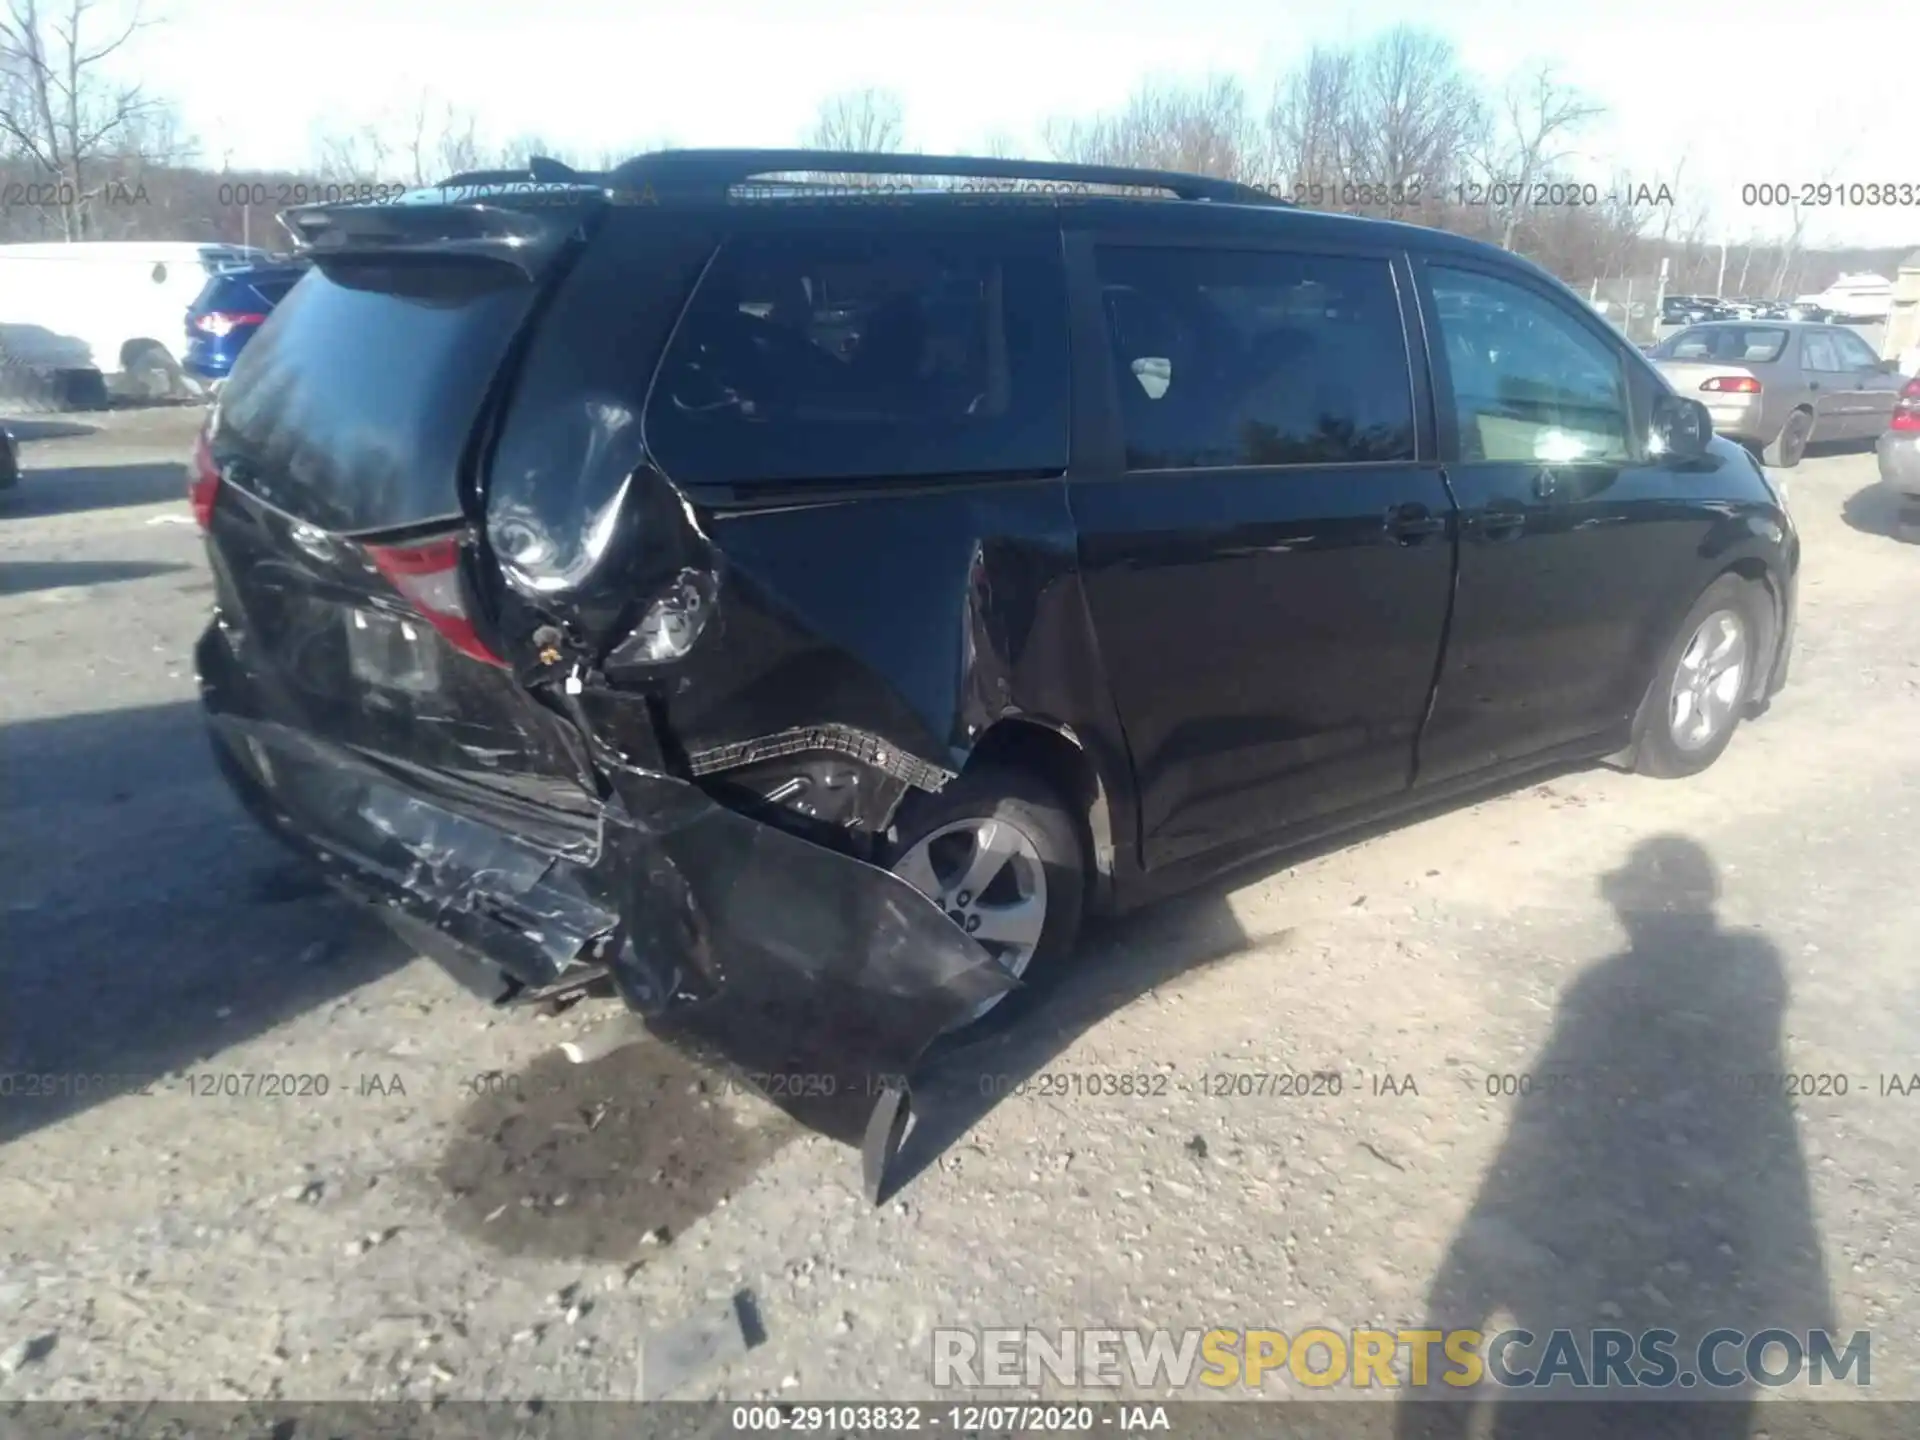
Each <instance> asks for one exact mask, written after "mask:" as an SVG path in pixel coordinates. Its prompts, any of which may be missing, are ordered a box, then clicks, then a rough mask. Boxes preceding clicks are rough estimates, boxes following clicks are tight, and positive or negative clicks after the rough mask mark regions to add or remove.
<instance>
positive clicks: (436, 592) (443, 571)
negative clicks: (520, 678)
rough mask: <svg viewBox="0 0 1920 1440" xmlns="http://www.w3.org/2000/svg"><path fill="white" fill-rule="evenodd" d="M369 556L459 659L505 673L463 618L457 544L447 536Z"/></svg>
mask: <svg viewBox="0 0 1920 1440" xmlns="http://www.w3.org/2000/svg"><path fill="white" fill-rule="evenodd" d="M367 554H368V555H369V556H371V557H372V558H373V563H374V564H375V565H377V566H379V567H380V573H381V574H382V575H384V576H386V577H387V580H388V582H389V583H390V584H392V586H393V588H394V589H396V590H398V591H399V592H400V593H401V594H402V595H404V596H406V597H407V601H408V603H409V604H411V605H412V606H413V608H414V609H416V610H418V611H419V612H420V614H421V616H422V617H423V618H424V619H425V620H426V622H427V623H428V624H429V625H431V626H433V628H434V629H436V630H438V631H439V632H440V634H441V635H442V636H444V637H445V639H446V641H447V643H448V644H449V645H451V646H453V648H454V649H456V650H458V651H459V652H460V653H461V654H462V655H467V656H471V657H472V658H473V659H475V660H484V661H485V662H486V663H487V664H489V665H498V666H500V667H501V668H502V669H505V668H506V664H507V662H506V661H504V660H502V659H501V658H500V657H499V656H498V655H496V654H494V653H493V651H491V650H489V649H488V648H487V646H486V644H485V642H484V641H482V640H481V639H480V636H479V634H478V633H477V632H476V631H475V630H474V628H473V619H472V617H471V616H469V615H468V614H467V597H466V592H465V591H463V590H462V589H461V588H460V542H459V541H458V540H457V539H454V538H453V537H451V536H448V537H446V538H443V539H440V540H429V541H427V542H426V543H425V544H423V545H369V546H368V547H367Z"/></svg>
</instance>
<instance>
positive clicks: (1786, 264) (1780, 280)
mask: <svg viewBox="0 0 1920 1440" xmlns="http://www.w3.org/2000/svg"><path fill="white" fill-rule="evenodd" d="M1851 153H1852V152H1851V149H1850V148H1849V150H1847V151H1846V152H1844V153H1842V154H1838V155H1832V156H1829V157H1828V159H1827V163H1826V164H1825V166H1824V167H1823V168H1822V169H1821V172H1820V174H1819V175H1818V176H1817V177H1816V182H1815V183H1817V184H1819V185H1822V186H1825V185H1831V184H1832V183H1833V177H1834V176H1835V175H1837V174H1839V173H1840V171H1841V170H1842V169H1843V168H1844V167H1845V165H1846V163H1847V160H1848V158H1849V156H1850V155H1851ZM1799 195H1800V187H1797V186H1796V187H1795V190H1794V198H1793V200H1792V202H1791V203H1790V204H1789V205H1788V207H1787V217H1788V218H1787V226H1788V228H1787V234H1786V238H1785V240H1784V241H1783V242H1782V243H1781V246H1780V263H1779V267H1778V268H1777V269H1776V270H1775V271H1774V272H1773V288H1772V289H1770V290H1769V291H1768V292H1767V294H1768V297H1769V298H1771V299H1775V300H1777V299H1779V298H1780V296H1781V294H1782V287H1784V286H1785V285H1786V282H1787V275H1788V273H1789V272H1790V271H1793V270H1794V269H1796V268H1797V267H1796V265H1795V261H1796V260H1797V259H1798V258H1799V256H1800V251H1801V247H1802V244H1803V242H1804V241H1805V239H1806V234H1807V220H1808V218H1809V216H1808V213H1807V207H1806V206H1804V205H1802V204H1801V203H1800V199H1799Z"/></svg>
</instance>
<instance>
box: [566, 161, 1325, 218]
mask: <svg viewBox="0 0 1920 1440" xmlns="http://www.w3.org/2000/svg"><path fill="white" fill-rule="evenodd" d="M807 172H815V173H819V174H827V175H849V174H851V175H927V176H943V177H953V178H957V179H980V180H1028V181H1036V182H1047V181H1067V182H1071V183H1079V184H1085V185H1111V186H1124V187H1127V188H1130V189H1140V190H1165V191H1167V192H1169V193H1171V194H1173V195H1175V196H1177V197H1178V198H1180V199H1182V200H1211V201H1215V202H1217V203H1221V204H1227V205H1287V204H1288V203H1289V202H1287V201H1285V200H1282V199H1280V198H1279V197H1278V196H1276V195H1272V194H1269V193H1268V192H1267V191H1265V190H1261V189H1260V188H1258V187H1257V186H1253V185H1246V184H1242V183H1241V182H1240V181H1238V180H1222V179H1219V178H1217V177H1215V176H1212V175H1191V174H1188V173H1186V172H1185V171H1181V170H1147V169H1136V168H1134V167H1132V166H1128V165H1076V164H1072V163H1070V162H1066V161H1053V160H996V159H989V158H987V157H985V156H977V155H893V154H884V153H868V152H863V151H839V150H656V151H654V152H653V153H651V154H647V155H637V156H635V157H634V158H633V159H631V160H628V161H626V162H625V163H624V164H622V165H620V166H618V167H616V168H615V169H614V170H612V171H611V172H609V173H608V174H607V176H606V177H604V178H605V179H606V180H607V181H608V182H609V183H610V184H611V185H612V187H613V188H615V189H622V190H628V189H632V190H637V189H641V188H643V187H650V188H652V189H653V190H654V191H655V192H656V193H665V194H670V195H672V196H674V197H676V198H679V197H684V198H688V199H713V200H720V199H725V198H726V196H727V193H728V191H730V190H731V189H732V188H733V187H734V186H736V185H741V184H745V183H746V182H747V181H749V180H752V179H753V178H754V177H755V176H762V175H781V174H789V173H807Z"/></svg>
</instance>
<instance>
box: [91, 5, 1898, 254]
mask: <svg viewBox="0 0 1920 1440" xmlns="http://www.w3.org/2000/svg"><path fill="white" fill-rule="evenodd" d="M105 3H107V4H109V5H112V4H120V3H123V0H105ZM142 13H143V14H146V15H149V16H158V17H161V23H160V24H158V25H156V26H154V27H152V28H150V29H147V30H144V31H142V32H141V33H140V34H139V35H138V36H137V37H136V39H135V40H134V42H133V43H132V44H131V45H129V46H128V47H127V49H126V50H125V51H123V52H122V56H123V58H124V67H125V73H126V74H127V76H128V77H129V78H135V79H138V80H139V81H140V82H141V83H142V84H144V85H145V86H146V88H147V89H148V90H149V91H150V92H151V93H154V94H157V95H161V96H164V97H167V98H169V99H171V100H173V101H174V102H175V104H176V105H177V106H178V109H179V112H180V115H181V119H182V121H183V122H184V125H185V128H186V129H187V130H188V132H189V133H190V134H192V135H193V136H194V137H195V138H196V139H197V140H198V142H199V145H200V151H201V159H202V160H203V162H205V163H210V164H214V165H218V164H220V163H222V161H225V162H226V163H228V164H230V165H232V166H234V167H236V168H244V167H263V168H264V167H273V168H291V169H296V170H297V169H302V168H310V167H311V166H312V165H313V164H314V162H315V160H316V159H317V154H318V144H317V142H318V137H319V136H320V135H321V134H322V133H323V132H324V131H325V130H327V129H329V128H331V129H334V130H351V129H353V128H356V127H358V126H360V125H364V124H367V123H377V122H379V121H381V120H382V118H383V117H385V118H387V119H389V120H390V119H392V118H393V117H395V116H398V115H400V114H402V113H404V112H405V111H407V110H408V109H410V108H412V107H413V106H414V105H415V104H416V103H417V102H418V100H419V99H420V97H421V96H422V95H423V94H429V95H430V96H431V98H432V100H433V102H434V103H435V104H442V103H450V104H452V105H455V106H458V107H460V108H461V109H462V110H464V111H468V112H471V113H472V114H474V115H476V116H478V117H479V119H480V121H481V125H482V129H483V132H484V135H485V137H486V138H488V139H491V140H494V141H503V140H506V139H507V138H509V137H512V136H516V135H523V134H529V133H537V134H539V135H541V136H543V137H546V138H548V139H550V140H551V141H552V142H553V143H554V144H556V145H557V146H563V147H566V148H568V149H570V150H574V151H577V152H580V153H583V154H585V155H586V156H588V157H594V156H597V155H599V154H600V152H602V151H603V150H605V149H608V148H614V149H623V148H632V149H641V148H648V147H649V146H651V145H654V144H657V143H658V142H660V141H662V140H670V141H672V142H673V143H676V144H680V145H729V146H731V145H739V146H754V145H770V146H778V145H791V144H795V143H797V142H798V141H799V140H800V139H801V138H802V136H803V135H804V133H805V131H806V129H807V127H808V126H809V124H810V123H811V121H812V118H813V115H814V112H815V108H816V106H817V105H818V103H819V101H820V100H821V99H823V98H824V97H826V96H828V95H830V94H832V93H834V92H836V91H844V90H850V89H858V88H862V87H865V86H881V87H885V88H887V89H890V90H892V91H894V92H895V93H897V94H898V95H899V96H900V97H901V98H902V100H903V101H904V104H905V109H906V129H907V135H906V138H907V141H908V148H911V149H915V150H922V151H961V152H965V151H968V150H977V149H979V148H980V147H981V146H982V145H983V144H984V143H985V142H986V140H987V138H988V137H989V136H990V135H993V134H994V133H996V132H1004V133H1006V134H1007V135H1009V136H1011V137H1013V138H1014V139H1015V140H1016V141H1017V142H1022V143H1023V145H1024V146H1026V147H1031V148H1025V149H1023V152H1022V153H1032V154H1036V155H1039V154H1044V151H1042V150H1040V149H1038V148H1037V146H1038V139H1039V135H1040V132H1041V127H1042V126H1043V125H1044V123H1045V122H1046V120H1047V119H1048V118H1049V117H1053V116H1065V117H1074V116H1084V115H1088V114H1092V113H1095V112H1099V111H1101V110H1110V109H1115V108H1118V107H1119V106H1120V105H1122V104H1123V103H1124V102H1125V100H1126V98H1127V96H1128V94H1129V93H1130V92H1131V91H1133V90H1134V89H1135V88H1137V87H1138V86H1139V85H1140V84H1141V83H1142V82H1147V81H1160V82H1168V81H1197V80H1202V79H1204V78H1206V77H1208V76H1212V75H1233V76H1237V77H1239V78H1240V79H1241V80H1243V81H1244V82H1245V83H1246V84H1247V85H1248V86H1249V88H1250V90H1251V91H1252V93H1253V94H1254V95H1256V96H1264V95H1265V94H1267V93H1269V92H1270V91H1271V89H1272V86H1273V83H1274V81H1275V79H1276V78H1277V77H1278V76H1279V75H1280V74H1282V73H1283V72H1284V71H1285V70H1286V68H1287V67H1288V66H1289V65H1290V64H1292V63H1293V62H1294V61H1295V60H1296V59H1298V58H1299V57H1300V56H1302V55H1303V54H1304V53H1305V52H1306V51H1307V49H1308V48H1309V47H1310V46H1311V45H1312V44H1314V43H1315V42H1336V43H1338V42H1350V41H1357V40H1364V39H1366V38H1368V37H1369V36H1371V35H1373V34H1375V33H1377V32H1379V31H1381V30H1384V29H1386V28H1388V27H1390V26H1392V25H1394V24H1397V23H1402V22H1407V23H1413V24H1417V25H1421V26H1424V27H1426V28H1429V29H1433V30H1437V31H1439V32H1440V33H1442V34H1444V35H1446V36H1447V37H1448V38H1449V39H1451V40H1452V41H1453V42H1454V44H1455V46H1456V47H1457V49H1458V50H1459V53H1460V55H1461V58H1462V60H1463V61H1464V62H1465V64H1466V65H1467V67H1468V68H1469V69H1471V70H1473V71H1474V72H1476V73H1477V74H1479V75H1481V76H1482V77H1485V78H1486V79H1488V80H1490V81H1493V82H1495V83H1498V82H1499V81H1501V80H1503V79H1505V78H1506V77H1508V76H1510V75H1513V74H1514V73H1516V72H1518V71H1520V70H1522V69H1523V68H1529V67H1532V66H1534V65H1537V64H1538V63H1540V62H1542V61H1546V62H1552V63H1553V64H1555V65H1556V67H1557V70H1558V73H1559V75H1560V77H1561V78H1562V79H1564V80H1565V81H1568V82H1570V83H1572V84H1574V85H1577V86H1578V87H1580V88H1581V89H1582V90H1583V91H1585V92H1586V93H1587V94H1588V95H1589V96H1590V97H1591V98H1593V99H1595V100H1597V101H1598V102H1600V103H1601V104H1603V105H1604V106H1606V108H1607V115H1606V118H1605V119H1604V120H1603V121H1601V122H1600V123H1598V124H1596V125H1594V126H1592V127H1591V128H1590V129H1589V130H1588V131H1586V132H1585V133H1584V134H1583V136H1582V137H1581V139H1580V141H1579V142H1578V144H1579V148H1580V150H1581V151H1582V152H1583V155H1584V160H1585V164H1586V166H1587V167H1588V173H1589V174H1590V175H1592V176H1593V177H1594V178H1604V177H1605V176H1606V175H1608V174H1610V173H1611V172H1613V171H1614V170H1616V169H1623V170H1625V171H1627V172H1629V173H1630V174H1631V175H1632V176H1633V178H1634V181H1635V183H1638V182H1639V181H1640V180H1641V179H1642V178H1643V177H1644V179H1645V180H1646V181H1648V182H1657V181H1658V180H1660V179H1661V178H1662V177H1663V176H1668V175H1671V173H1672V171H1673V169H1674V167H1675V166H1676V165H1677V164H1678V163H1679V162H1680V161H1681V160H1682V159H1683V158H1684V160H1685V169H1684V171H1683V173H1682V185H1683V186H1684V188H1685V192H1686V193H1685V194H1684V195H1682V196H1681V197H1680V198H1681V199H1682V203H1683V205H1685V206H1698V207H1701V208H1703V209H1705V210H1706V211H1707V213H1708V214H1709V215H1710V217H1711V223H1710V224H1709V227H1708V234H1709V236H1710V237H1711V238H1716V239H1717V238H1726V239H1727V240H1729V241H1730V242H1731V243H1733V244H1736V245H1737V244H1738V243H1739V242H1740V241H1742V240H1744V239H1746V238H1748V237H1750V236H1754V235H1759V236H1766V235H1776V234H1779V233H1781V232H1782V231H1784V229H1785V228H1786V226H1787V220H1786V211H1785V210H1784V209H1782V208H1778V207H1773V208H1768V207H1766V206H1748V205H1743V204H1742V203H1741V200H1742V194H1741V188H1742V186H1743V185H1749V184H1758V183H1763V182H1764V183H1774V184H1785V185H1789V186H1793V185H1798V184H1800V183H1803V182H1818V181H1830V182H1832V181H1837V182H1842V183H1843V184H1844V183H1847V182H1869V181H1873V182H1881V183H1887V182H1892V183H1895V184H1898V183H1902V182H1904V183H1906V184H1907V185H1908V186H1909V187H1910V189H1912V190H1920V158H1916V150H1915V147H1914V144H1913V138H1912V137H1913V134H1914V130H1913V121H1912V108H1911V103H1910V101H1909V102H1908V103H1907V104H1906V105H1905V106H1904V107H1903V106H1902V105H1901V104H1899V103H1898V100H1899V98H1900V97H1902V96H1910V94H1911V92H1912V89H1913V86H1914V83H1915V81H1916V80H1917V79H1920V76H1917V75H1915V74H1914V73H1913V72H1914V67H1913V63H1912V61H1911V59H1910V58H1907V59H1904V60H1903V59H1900V58H1898V57H1897V55H1896V51H1897V49H1898V47H1889V49H1888V53H1887V58H1886V59H1885V60H1881V59H1879V58H1878V57H1877V56H1875V55H1873V54H1871V53H1869V54H1868V58H1867V59H1866V61H1865V62H1864V63H1853V55H1854V54H1855V53H1857V52H1855V51H1853V50H1852V49H1851V47H1850V48H1849V52H1848V59H1849V62H1850V63H1849V64H1848V65H1847V66H1845V67H1840V66H1837V65H1833V64H1820V63H1813V64H1808V63H1804V62H1805V60H1806V57H1807V53H1808V50H1809V46H1810V44H1811V43H1812V42H1813V41H1814V40H1815V38H1816V37H1818V36H1819V35H1821V34H1822V33H1823V27H1817V26H1812V25H1810V24H1809V21H1808V19H1807V17H1806V12H1805V11H1804V10H1803V9H1802V8H1801V7H1799V6H1793V7H1789V6H1788V5H1786V4H1784V3H1782V4H1779V5H1777V6H1772V7H1767V6H1764V5H1763V6H1754V5H1743V6H1738V7H1736V9H1735V10H1733V11H1729V10H1727V9H1726V8H1725V7H1715V6H1689V5H1682V4H1677V3H1674V0H1607V3H1606V4H1605V5H1603V6H1589V5H1577V4H1564V3H1562V4H1543V3H1541V0H1427V3H1425V4H1421V5H1411V4H1403V3H1398V0H1348V3H1344V4H1339V5H1334V4H1317V5H1305V4H1299V3H1286V0H964V3H951V0H892V3H881V0H697V3H688V0H673V3H665V0H547V3H546V4H533V3H529V0H329V3H328V4H327V5H326V6H325V7H322V8H319V9H316V8H314V7H310V6H294V5H291V4H288V3H286V0H270V3H264V4H258V5H237V4H234V3H232V0H143V5H142ZM1881 13H1887V14H1890V13H1891V12H1881ZM100 14H101V16H102V23H103V25H104V21H105V17H106V15H107V14H108V11H106V10H102V11H101V12H100ZM1729 15H1733V16H1735V18H1734V19H1732V20H1731V21H1730V20H1729V18H1728V17H1729ZM1824 33H1825V34H1826V35H1827V36H1828V38H1832V37H1833V35H1834V33H1835V32H1833V31H1831V30H1824ZM1903 112H1904V113H1903ZM1350 178H1352V179H1354V180H1360V181H1364V180H1367V179H1370V178H1373V177H1367V176H1355V177H1350ZM1913 198H1914V199H1916V200H1920V195H1915V196H1914V197H1913ZM1655 224H1656V227H1657V221H1656V222H1655ZM1805 239H1806V241H1807V242H1808V243H1852V244H1860V245H1875V246H1881V245H1906V244H1910V245H1913V246H1915V247H1916V248H1920V204H1914V205H1909V206H1907V207H1905V208H1895V207H1877V208H1869V207H1864V206H1854V207H1845V208H1828V209H1824V210H1820V211H1817V212H1815V213H1814V214H1813V215H1812V217H1811V219H1810V221H1809V223H1808V226H1807V230H1806V234H1805Z"/></svg>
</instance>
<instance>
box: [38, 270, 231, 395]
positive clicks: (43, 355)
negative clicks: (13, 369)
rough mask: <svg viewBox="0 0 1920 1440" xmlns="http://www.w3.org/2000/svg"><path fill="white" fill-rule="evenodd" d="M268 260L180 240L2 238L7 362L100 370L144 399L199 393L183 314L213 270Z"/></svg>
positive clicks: (111, 382) (40, 367)
mask: <svg viewBox="0 0 1920 1440" xmlns="http://www.w3.org/2000/svg"><path fill="white" fill-rule="evenodd" d="M266 258H267V253H266V252H265V251H264V250H256V249H249V248H247V247H244V246H239V245H209V244H200V243H195V242H190V241H171V240H152V241H149V240H81V241H74V242H72V243H65V244H47V243H37V242H36V243H34V244H27V245H0V317H4V319H5V321H6V322H7V349H8V359H9V361H10V363H12V364H15V365H19V366H24V367H26V368H28V369H31V370H37V371H47V372H54V371H73V370H91V371H94V372H97V373H98V374H99V375H100V376H101V377H102V378H103V380H104V381H105V383H106V385H107V386H108V388H110V389H113V390H116V391H119V392H121V393H123V394H128V395H134V396H139V397H142V398H159V397H162V396H166V395H170V394H171V395H181V394H187V393H191V390H192V385H191V383H190V382H189V381H187V380H186V378H185V371H184V370H183V369H182V362H183V361H184V360H185V359H186V350H187V343H186V338H185V337H184V336H183V335H182V333H181V329H180V317H181V316H182V315H183V314H185V313H186V310H187V307H188V306H189V305H191V304H192V303H193V301H194V299H195V297H196V296H198V295H199V294H200V292H201V290H202V289H203V288H204V287H205V286H206V283H207V280H208V278H209V277H211V276H213V275H215V274H217V273H219V272H220V271H222V270H225V269H230V268H232V267H234V266H236V265H242V264H249V263H254V262H257V261H260V260H264V259H266ZM36 337H37V338H36Z"/></svg>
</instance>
